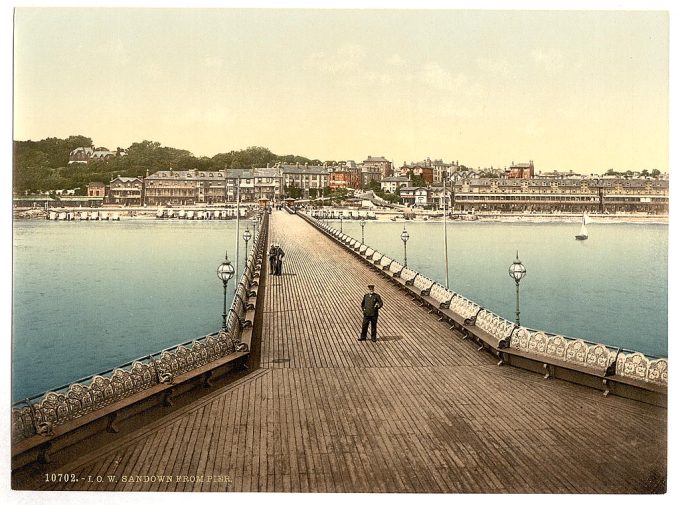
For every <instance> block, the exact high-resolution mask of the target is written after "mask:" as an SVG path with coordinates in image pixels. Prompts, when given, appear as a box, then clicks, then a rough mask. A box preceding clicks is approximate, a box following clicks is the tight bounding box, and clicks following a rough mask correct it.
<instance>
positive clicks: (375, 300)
mask: <svg viewBox="0 0 680 505" xmlns="http://www.w3.org/2000/svg"><path fill="white" fill-rule="evenodd" d="M382 306H383V301H382V298H381V297H380V295H379V294H378V293H376V292H375V286H374V285H373V284H369V285H368V293H366V294H365V295H364V298H363V300H361V310H362V311H363V313H364V321H363V323H362V325H361V336H360V337H359V341H362V340H366V334H367V333H368V325H369V323H370V325H371V340H372V341H373V342H375V341H376V340H377V339H378V312H379V311H380V309H381V308H382Z"/></svg>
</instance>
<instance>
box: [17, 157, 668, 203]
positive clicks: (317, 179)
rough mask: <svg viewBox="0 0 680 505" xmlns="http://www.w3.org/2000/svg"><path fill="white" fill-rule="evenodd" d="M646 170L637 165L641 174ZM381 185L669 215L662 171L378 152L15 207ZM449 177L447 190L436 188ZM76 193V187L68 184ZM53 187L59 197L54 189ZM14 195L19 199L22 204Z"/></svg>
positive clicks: (296, 194)
mask: <svg viewBox="0 0 680 505" xmlns="http://www.w3.org/2000/svg"><path fill="white" fill-rule="evenodd" d="M125 154H126V153H125V151H124V150H122V149H118V150H117V151H109V150H107V149H106V148H93V147H80V148H77V149H75V150H73V151H72V152H71V153H70V159H69V163H87V162H90V161H93V160H99V159H102V160H106V159H110V158H111V157H112V156H124V155H125ZM642 175H644V172H643V174H642ZM372 183H378V184H379V185H380V189H381V190H382V191H383V192H385V193H391V194H393V195H399V199H400V201H399V203H401V204H402V205H406V206H410V207H411V206H416V207H421V208H424V209H436V210H439V209H441V208H442V207H443V206H444V199H445V198H446V202H447V207H450V208H452V209H453V210H455V211H463V212H471V211H479V212H541V213H545V212H576V213H582V212H593V213H616V212H644V213H650V214H667V213H668V210H669V203H668V198H669V184H668V179H667V178H652V177H620V176H613V175H611V176H610V175H607V176H593V175H591V176H589V177H587V176H580V175H577V174H574V173H573V172H571V171H570V172H568V173H558V172H551V173H549V172H546V173H541V172H538V173H536V172H535V167H534V162H533V161H532V160H530V161H529V162H526V163H525V162H520V163H515V162H514V161H513V162H512V163H511V164H510V166H509V167H505V168H496V169H494V168H493V167H490V168H485V169H478V170H477V171H474V170H471V169H469V168H467V167H465V166H464V165H461V164H459V162H458V161H451V162H450V163H449V162H444V161H443V160H442V159H436V158H435V159H431V158H429V157H427V158H426V159H425V160H423V161H419V162H417V163H413V162H411V163H406V162H404V163H403V165H402V166H401V167H399V168H398V169H396V170H395V168H394V165H393V164H392V162H390V161H389V160H388V159H386V158H385V157H384V156H370V155H369V156H368V157H367V158H366V159H365V160H364V161H363V162H362V163H358V164H357V163H355V162H354V161H352V160H348V161H341V162H339V163H333V164H330V163H329V164H326V163H324V164H322V165H309V164H307V163H304V164H301V163H295V164H286V163H276V164H274V165H269V164H267V165H266V166H264V167H252V168H248V169H223V170H216V171H202V170H195V169H193V170H174V169H172V168H168V169H164V170H158V171H157V172H154V173H152V174H149V172H148V171H147V173H146V177H121V176H118V177H115V178H113V179H112V180H111V181H110V183H109V184H108V185H105V184H103V183H101V182H92V183H90V184H88V186H87V197H85V196H76V195H69V194H68V193H66V194H64V193H63V192H61V193H60V192H55V196H50V195H48V194H41V195H37V196H36V195H22V196H20V197H19V196H17V197H16V198H15V204H17V205H22V206H24V205H27V204H30V205H33V206H38V205H39V206H45V207H49V206H88V207H97V206H101V205H105V204H110V205H117V206H128V207H129V206H144V205H146V206H180V205H220V204H221V205H224V204H232V203H236V202H237V201H241V202H246V203H258V204H260V205H265V204H267V203H268V202H281V201H283V199H284V198H286V197H289V198H294V199H305V200H307V199H314V198H316V197H319V196H327V195H328V194H329V193H332V192H335V191H338V190H348V191H349V196H351V195H352V191H355V190H360V189H367V188H369V187H371V186H372V185H373V184H372ZM445 184H446V186H447V187H448V194H449V196H445V193H444V190H443V189H441V188H443V186H444V185H445ZM71 191H75V190H71ZM56 193H59V194H56ZM19 202H21V203H19Z"/></svg>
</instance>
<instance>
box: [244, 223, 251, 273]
mask: <svg viewBox="0 0 680 505" xmlns="http://www.w3.org/2000/svg"><path fill="white" fill-rule="evenodd" d="M250 237H252V235H251V234H250V230H246V231H244V232H243V240H245V241H246V265H247V264H248V241H249V240H250Z"/></svg>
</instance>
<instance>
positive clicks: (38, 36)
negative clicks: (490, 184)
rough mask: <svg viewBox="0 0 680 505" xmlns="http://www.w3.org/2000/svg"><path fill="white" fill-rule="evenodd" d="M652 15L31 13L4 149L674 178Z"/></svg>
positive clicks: (664, 81) (660, 18)
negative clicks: (437, 162) (46, 143)
mask: <svg viewBox="0 0 680 505" xmlns="http://www.w3.org/2000/svg"><path fill="white" fill-rule="evenodd" d="M668 22H669V21H668V14H667V13H665V12H662V11H657V12H645V11H608V12H607V11H559V12H558V11H523V10H513V11H504V12H502V11H472V10H345V11H343V10H300V9H293V10H267V9H265V10H263V9H255V10H234V9H187V8H184V9H143V10H137V9H122V8H119V9H103V8H102V9H96V8H86V7H80V8H71V9H64V8H37V9H34V8H28V7H21V8H18V9H17V10H16V13H15V32H14V138H15V139H16V140H28V139H31V140H39V139H42V138H45V137H60V138H65V137H67V136H69V135H75V134H80V135H86V136H89V137H91V138H92V139H93V141H94V143H95V144H96V145H102V146H106V147H108V148H111V149H113V148H116V147H119V146H120V147H128V146H129V145H130V144H131V143H133V142H138V141H141V140H155V141H158V142H160V143H161V144H163V145H166V146H171V147H176V148H181V149H187V150H189V151H191V152H192V153H193V154H194V155H197V156H201V155H205V156H213V155H215V154H217V153H219V152H227V151H230V150H232V149H243V148H246V147H248V146H252V145H257V146H264V147H268V148H269V149H271V150H272V151H273V152H274V153H277V154H299V155H302V156H307V157H309V158H319V159H321V160H327V159H333V160H346V159H353V160H355V161H362V160H363V159H365V157H366V156H368V155H373V156H378V155H382V156H385V157H386V158H388V159H390V160H393V161H394V162H395V163H396V164H398V165H400V164H401V163H402V162H403V161H418V160H421V159H424V158H425V157H428V156H429V157H431V158H433V159H434V158H443V159H444V160H445V161H451V160H458V161H459V162H460V163H463V164H465V165H468V166H472V167H475V168H476V167H478V166H479V167H488V166H491V165H492V166H494V167H503V166H507V165H509V164H510V163H512V162H513V161H514V162H526V161H529V160H533V161H534V164H535V166H536V169H537V170H542V171H551V170H570V169H571V170H574V171H575V172H579V173H602V172H604V171H606V170H607V169H609V168H614V169H616V170H642V169H648V170H652V169H655V168H656V169H659V170H661V171H662V172H667V171H668V104H669V100H668V77H669V71H668V52H669V46H668V36H669V27H668Z"/></svg>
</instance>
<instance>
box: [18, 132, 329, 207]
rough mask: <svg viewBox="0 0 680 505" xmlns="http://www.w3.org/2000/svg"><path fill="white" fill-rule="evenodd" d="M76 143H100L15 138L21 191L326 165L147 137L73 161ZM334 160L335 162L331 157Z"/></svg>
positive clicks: (254, 150) (74, 138)
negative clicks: (121, 152) (100, 157)
mask: <svg viewBox="0 0 680 505" xmlns="http://www.w3.org/2000/svg"><path fill="white" fill-rule="evenodd" d="M76 147H94V144H93V142H92V139H91V138H89V137H85V136H82V135H74V136H70V137H68V138H67V139H58V138H47V139H44V140H39V141H33V140H26V141H15V142H14V182H13V188H14V193H15V194H25V193H36V192H40V191H54V190H57V189H73V188H80V191H79V193H84V192H85V191H86V187H87V184H88V183H90V182H95V181H97V182H103V183H108V182H109V181H110V180H111V179H112V178H114V177H116V176H118V175H120V176H123V177H136V176H139V177H144V176H145V175H146V172H147V170H148V172H149V173H153V172H155V171H157V170H168V169H170V168H172V169H173V170H191V169H196V170H206V171H208V170H224V169H225V168H227V169H236V168H241V169H244V168H251V167H254V166H257V167H262V166H266V165H267V163H270V164H274V163H277V162H283V163H309V164H321V163H322V162H321V161H320V160H311V159H309V158H305V157H303V156H297V155H292V154H289V155H277V154H274V153H272V152H271V151H270V150H269V149H267V148H265V147H248V148H247V149H242V150H239V151H234V150H232V151H229V152H224V153H218V154H216V155H214V156H213V157H211V158H210V157H207V156H202V157H196V156H194V155H193V154H192V153H191V152H189V151H187V150H185V149H176V148H174V147H165V146H162V145H161V144H160V143H159V142H154V141H150V140H143V141H141V142H135V143H133V144H132V145H131V146H129V147H128V148H127V156H120V157H116V158H114V159H110V160H108V161H93V162H90V163H72V164H70V165H69V164H68V158H69V153H70V152H71V151H72V150H73V149H75V148H76ZM331 163H332V162H331Z"/></svg>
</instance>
